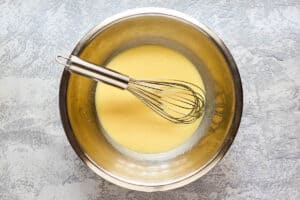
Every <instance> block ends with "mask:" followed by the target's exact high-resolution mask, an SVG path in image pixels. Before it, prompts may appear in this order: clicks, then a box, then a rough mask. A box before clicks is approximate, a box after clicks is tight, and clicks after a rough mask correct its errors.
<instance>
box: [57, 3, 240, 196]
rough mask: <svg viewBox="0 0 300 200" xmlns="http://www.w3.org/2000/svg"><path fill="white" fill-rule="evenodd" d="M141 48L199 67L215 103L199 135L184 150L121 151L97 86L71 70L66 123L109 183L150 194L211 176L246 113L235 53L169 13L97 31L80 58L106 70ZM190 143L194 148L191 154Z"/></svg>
mask: <svg viewBox="0 0 300 200" xmlns="http://www.w3.org/2000/svg"><path fill="white" fill-rule="evenodd" d="M141 44H159V45H164V46H167V47H169V48H173V49H176V50H177V51H180V52H181V53H183V54H184V55H186V56H187V57H188V58H189V59H190V60H191V61H192V62H193V63H194V64H195V65H196V66H197V68H198V71H199V73H201V75H202V77H203V81H204V85H205V89H206V91H207V94H206V98H207V105H206V112H205V115H204V118H203V120H202V122H201V124H200V126H199V128H198V129H197V131H196V132H195V134H194V135H195V137H192V138H191V139H190V140H189V141H188V142H187V145H185V146H183V147H182V148H181V149H180V148H179V150H176V149H175V150H174V151H173V152H166V153H162V154H161V155H144V156H143V155H138V154H134V153H133V154H132V155H130V152H129V153H128V152H127V153H126V152H125V153H124V152H123V153H121V152H120V151H119V150H117V149H116V148H114V147H113V146H112V145H111V143H109V142H108V141H107V139H106V137H105V136H104V135H105V134H103V129H102V128H101V126H100V125H99V123H98V118H97V114H96V111H95V102H94V95H95V85H96V83H95V82H94V81H93V80H90V79H87V78H85V77H81V76H78V75H75V74H70V73H69V72H68V71H64V73H63V76H62V79H61V87H60V112H61V118H62V123H63V126H64V129H65V132H66V135H67V137H68V139H69V141H70V143H71V145H72V147H73V148H74V150H75V151H76V153H77V154H78V156H79V157H80V158H81V159H82V160H83V162H84V163H85V164H86V165H87V166H88V167H89V168H91V169H92V170H93V171H94V172H95V173H97V174H98V175H99V176H101V177H103V178H104V179H106V180H108V181H110V182H112V183H115V184H117V185H119V186H122V187H125V188H129V189H133V190H140V191H147V192H150V191H162V190H169V189H173V188H178V187H181V186H184V185H186V184H188V183H190V182H192V181H194V180H196V179H198V178H199V177H201V176H203V175H204V174H205V173H207V172H208V171H209V170H210V169H211V168H212V167H214V166H215V165H216V164H217V162H218V161H219V160H220V159H221V158H222V157H223V156H224V154H225V153H226V152H227V150H228V148H229V147H230V145H231V143H232V142H233V139H234V137H235V135H236V133H237V130H238V127H239V123H240V119H241V113H242V102H243V99H242V98H243V97H242V86H241V80H240V76H239V73H238V70H237V67H236V64H235V62H234V60H233V58H232V56H231V54H230V53H229V51H228V49H227V48H226V47H225V45H224V44H223V42H222V41H221V40H220V39H219V38H218V37H217V36H216V35H215V34H214V33H213V32H211V31H210V30H209V29H208V28H206V27H205V26H203V25H201V24H200V23H198V22H197V21H195V20H194V19H191V18H190V17H188V16H186V15H184V14H182V13H179V12H176V11H172V10H168V9H160V8H143V9H135V10H129V11H127V12H125V13H121V14H118V15H116V16H113V17H111V18H109V19H107V20H105V21H103V22H102V23H101V24H99V25H98V26H96V27H95V28H94V29H92V30H91V31H89V32H88V33H87V34H86V35H85V36H84V37H83V38H82V39H81V40H80V42H79V43H78V44H77V46H76V47H75V49H74V50H73V52H72V54H73V55H76V56H79V57H81V58H83V59H85V60H87V61H90V62H93V63H97V64H99V65H105V63H107V62H108V60H110V59H111V58H112V57H113V56H114V55H116V54H118V52H120V51H122V50H124V49H126V48H130V47H132V46H136V45H141ZM140 78H142V77H140ZM189 145H190V146H192V148H191V149H190V150H187V151H184V150H186V149H187V148H186V149H184V147H190V146H189ZM176 151H177V154H176ZM180 151H184V152H182V153H181V154H178V152H180ZM131 153H132V152H131ZM174 153H175V154H174ZM168 155H171V156H168ZM172 155H173V156H172ZM139 156H140V157H139ZM143 158H144V159H143Z"/></svg>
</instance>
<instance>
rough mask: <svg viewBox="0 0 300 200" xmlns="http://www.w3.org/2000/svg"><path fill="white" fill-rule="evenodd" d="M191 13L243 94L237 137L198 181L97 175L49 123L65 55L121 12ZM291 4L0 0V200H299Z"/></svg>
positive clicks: (299, 30)
mask: <svg viewBox="0 0 300 200" xmlns="http://www.w3.org/2000/svg"><path fill="white" fill-rule="evenodd" d="M144 6H159V7H166V8H173V9H176V10H178V11H182V12H184V13H186V14H189V15H191V16H192V17H194V18H196V19H197V20H199V21H200V22H202V23H203V24H205V25H207V26H208V27H209V28H211V29H212V30H213V31H214V32H216V33H217V34H218V35H219V36H220V37H221V38H222V39H223V40H224V42H225V43H226V45H227V46H228V48H229V49H230V51H231V52H232V54H233V56H234V58H235V60H236V62H237V65H238V67H239V70H240V73H241V77H242V82H243V88H244V113H243V118H242V123H241V127H240V129H239V133H238V135H237V137H236V140H235V141H234V143H233V145H232V147H231V148H230V150H229V152H228V153H227V155H226V156H225V158H224V159H223V160H222V161H221V162H220V163H219V164H218V165H217V166H216V167H215V168H214V169H213V170H211V171H210V172H209V173H208V174H207V175H205V176H204V177H202V178H201V179H200V180H198V181H195V182H194V183H191V184H189V185H187V186H186V187H183V188H180V189H176V190H173V191H168V192H157V193H142V192H135V191H130V190H127V189H123V188H120V187H118V186H115V185H112V184H110V183H108V182H106V181H104V180H103V179H101V178H99V177H97V175H95V174H94V173H93V172H91V171H90V170H89V169H88V168H87V167H86V166H85V165H84V164H83V163H82V162H81V161H80V160H79V158H78V157H77V156H76V155H75V153H74V151H73V149H72V148H71V146H70V145H69V143H68V141H67V139H66V137H65V134H64V131H63V128H62V125H61V122H60V117H59V110H58V90H59V81H60V77H61V73H62V68H61V67H60V66H58V65H57V64H56V63H55V62H54V58H55V56H56V55H57V54H63V55H67V54H69V53H70V51H71V50H72V49H73V47H74V46H75V44H76V43H77V41H78V40H79V39H80V38H81V37H82V35H83V34H84V33H85V32H87V31H88V30H89V29H90V28H92V27H93V26H95V25H97V24H98V23H99V22H100V21H102V20H103V19H105V18H106V17H109V16H111V15H113V14H116V13H118V12H120V11H123V10H125V9H128V8H134V7H144ZM299 77H300V2H299V1H297V0H294V1H292V0H291V1H288V0H287V1H283V0H274V1H268V0H265V1H261V0H251V1H239V0H223V1H213V0H208V1H207V0H206V1H204V0H203V1H181V0H173V1H171V0H169V1H155V0H147V1H130V0H121V1H111V0H105V1H78V2H77V1H72V0H69V1H59V0H49V1H34V0H32V1H29V0H28V1H27V0H26V1H22V0H19V1H8V0H0V199H1V200H14V199H22V200H27V199H30V200H31V199H42V200H48V199H72V200H95V199H109V200H114V199H126V200H142V199H152V200H154V199H155V200H156V199H166V200H167V199H170V200H173V199H184V200H197V199H202V200H203V199H212V200H217V199H238V200H240V199H249V200H250V199H251V200H252V199H295V200H298V199H300V193H299V188H300V78H299Z"/></svg>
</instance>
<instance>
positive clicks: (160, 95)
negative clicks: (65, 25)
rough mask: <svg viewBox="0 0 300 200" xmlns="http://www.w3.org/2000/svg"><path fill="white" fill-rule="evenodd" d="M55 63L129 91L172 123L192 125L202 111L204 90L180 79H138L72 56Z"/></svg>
mask: <svg viewBox="0 0 300 200" xmlns="http://www.w3.org/2000/svg"><path fill="white" fill-rule="evenodd" d="M56 60H57V62H58V63H60V64H62V65H64V66H65V69H66V70H68V71H70V72H74V73H77V74H80V75H83V76H86V77H89V78H92V79H94V80H96V81H101V82H104V83H106V84H109V85H112V86H114V87H117V88H120V89H124V90H127V91H129V92H130V93H131V94H133V95H134V96H135V97H137V98H138V99H139V100H141V101H142V102H143V103H144V104H145V105H147V106H148V107H149V108H151V109H152V110H153V111H155V112H156V113H158V114H159V115H160V116H162V117H164V118H165V119H167V120H169V121H172V122H174V123H181V124H188V123H192V122H194V121H195V120H197V119H198V118H199V117H201V116H202V114H203V112H204V106H205V96H204V91H203V90H202V89H201V88H200V87H198V86H197V85H195V84H192V83H189V82H185V81H179V80H137V79H133V78H130V77H128V76H126V75H124V74H121V73H118V72H116V71H113V70H111V69H108V68H105V67H101V66H98V65H95V64H93V63H90V62H87V61H84V60H82V59H80V58H78V57H77V56H74V55H71V56H70V57H69V58H66V57H63V56H57V58H56Z"/></svg>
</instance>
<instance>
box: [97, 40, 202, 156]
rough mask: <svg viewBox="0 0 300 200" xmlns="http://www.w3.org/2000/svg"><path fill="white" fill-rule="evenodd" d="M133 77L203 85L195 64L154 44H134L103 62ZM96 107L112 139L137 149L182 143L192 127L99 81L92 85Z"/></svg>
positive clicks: (165, 147) (168, 147)
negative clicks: (175, 122) (95, 86)
mask: <svg viewBox="0 0 300 200" xmlns="http://www.w3.org/2000/svg"><path fill="white" fill-rule="evenodd" d="M107 67H108V68H110V69H114V70H116V71H118V72H120V73H123V74H126V75H129V76H130V77H133V78H135V79H158V78H159V79H178V80H183V81H188V82H191V83H194V84H196V85H198V86H200V87H201V88H204V87H203V82H202V79H201V77H200V75H199V73H198V71H197V70H196V68H195V66H194V65H193V64H192V63H191V62H190V61H189V60H188V59H187V58H186V57H185V56H183V55H182V54H180V53H179V52H177V51H175V50H172V49H169V48H166V47H162V46H156V45H143V46H138V47H134V48H131V49H128V50H125V51H124V52H121V53H120V54H118V55H117V56H115V57H114V58H113V59H112V60H111V61H110V62H109V63H108V65H107ZM95 100H96V101H95V102H96V110H97V114H98V117H99V120H100V123H101V125H102V126H103V128H104V129H105V131H106V132H107V134H108V137H110V138H111V139H112V140H113V141H115V142H116V143H117V144H119V145H121V146H123V147H125V148H128V149H130V150H133V151H136V152H140V153H161V152H165V151H168V150H171V149H173V148H175V147H177V146H178V145H180V144H182V143H184V142H185V141H186V140H187V139H188V138H189V137H190V136H191V135H192V134H193V133H194V131H195V130H196V128H197V127H198V125H199V123H200V121H201V118H200V119H198V120H197V121H195V122H194V123H192V124H174V123H172V122H169V121H168V120H166V119H164V118H162V117H161V116H159V115H158V114H156V113H155V112H154V111H152V110H151V109H150V108H148V107H147V106H145V105H144V104H143V103H142V102H140V100H138V99H137V98H136V97H134V96H133V95H132V94H130V93H129V92H128V91H125V90H120V89H118V88H114V87H112V86H109V85H105V84H103V83H98V85H97V88H96V96H95Z"/></svg>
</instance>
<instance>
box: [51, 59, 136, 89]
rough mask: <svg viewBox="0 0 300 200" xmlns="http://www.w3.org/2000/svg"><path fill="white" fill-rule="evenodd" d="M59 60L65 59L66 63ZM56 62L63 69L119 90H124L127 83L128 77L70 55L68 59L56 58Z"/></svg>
mask: <svg viewBox="0 0 300 200" xmlns="http://www.w3.org/2000/svg"><path fill="white" fill-rule="evenodd" d="M61 59H65V60H66V61H67V62H66V63H62V61H61ZM56 60H57V62H59V63H60V64H63V65H65V69H66V70H68V71H70V72H74V73H76V74H80V75H83V76H86V77H89V78H92V79H94V80H96V81H101V82H104V83H107V84H109V85H112V86H115V87H118V88H120V89H126V88H127V87H128V83H129V79H130V78H129V77H128V76H126V75H123V74H121V73H118V72H116V71H113V70H111V69H108V68H105V67H101V66H98V65H95V64H93V63H90V62H87V61H85V60H82V59H81V58H78V57H77V56H73V55H71V56H70V57H69V58H65V57H62V56H57V58H56Z"/></svg>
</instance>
